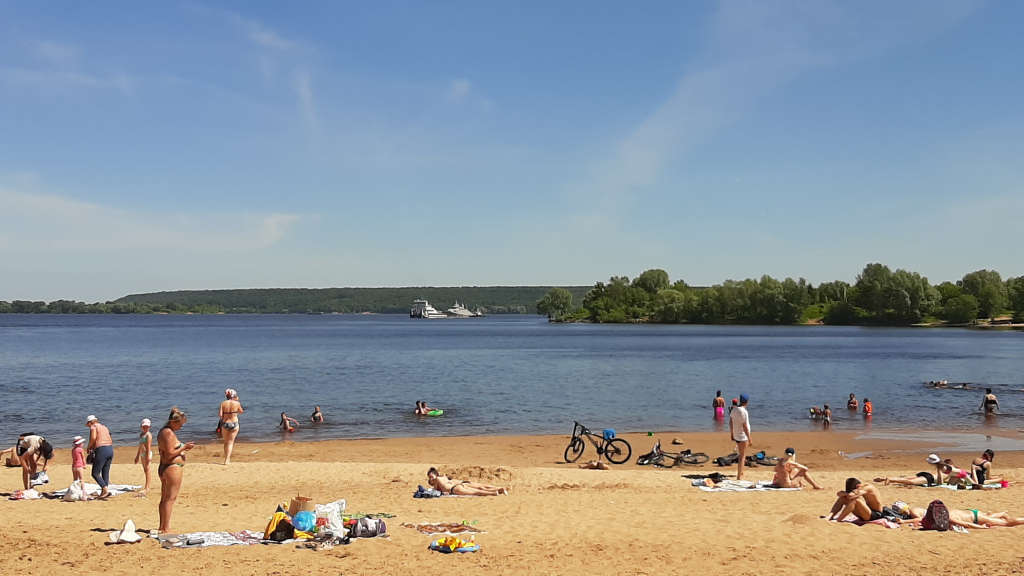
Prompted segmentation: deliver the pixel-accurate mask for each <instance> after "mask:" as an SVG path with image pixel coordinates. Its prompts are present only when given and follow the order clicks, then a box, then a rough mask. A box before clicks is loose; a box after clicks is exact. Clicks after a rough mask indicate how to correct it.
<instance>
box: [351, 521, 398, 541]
mask: <svg viewBox="0 0 1024 576" xmlns="http://www.w3.org/2000/svg"><path fill="white" fill-rule="evenodd" d="M387 531H388V527H387V525H386V524H384V521H383V520H380V519H379V518H359V519H358V520H355V521H353V523H352V525H351V526H349V527H348V536H349V538H374V537H377V536H381V535H383V534H385V533H387Z"/></svg>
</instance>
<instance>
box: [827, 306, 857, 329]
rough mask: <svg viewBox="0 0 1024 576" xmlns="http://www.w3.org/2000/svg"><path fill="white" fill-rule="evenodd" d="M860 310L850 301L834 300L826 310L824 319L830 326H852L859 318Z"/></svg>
mask: <svg viewBox="0 0 1024 576" xmlns="http://www.w3.org/2000/svg"><path fill="white" fill-rule="evenodd" d="M859 310H860V308H857V307H856V306H854V305H853V304H850V303H849V302H833V303H832V304H830V305H829V307H828V310H826V311H825V317H824V318H823V319H822V321H823V322H824V323H825V324H828V325H830V326H850V325H852V324H856V323H857V321H858V320H859V317H860V314H859V313H858V311H859Z"/></svg>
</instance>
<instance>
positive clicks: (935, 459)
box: [928, 454, 942, 464]
mask: <svg viewBox="0 0 1024 576" xmlns="http://www.w3.org/2000/svg"><path fill="white" fill-rule="evenodd" d="M941 461H942V458H939V455H938V454H929V455H928V463H929V464H938V463H939V462H941Z"/></svg>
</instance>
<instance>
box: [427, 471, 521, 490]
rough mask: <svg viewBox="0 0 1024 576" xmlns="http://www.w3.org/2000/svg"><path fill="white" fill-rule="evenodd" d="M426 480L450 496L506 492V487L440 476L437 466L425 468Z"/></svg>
mask: <svg viewBox="0 0 1024 576" xmlns="http://www.w3.org/2000/svg"><path fill="white" fill-rule="evenodd" d="M427 482H428V483H429V484H430V485H431V486H433V487H434V488H436V489H437V490H440V491H441V493H442V494H449V495H451V496H497V495H499V494H508V488H502V487H500V486H491V485H490V484H480V483H478V482H470V481H469V480H452V479H451V478H449V477H447V476H442V475H441V473H440V472H438V471H437V468H431V469H430V470H427Z"/></svg>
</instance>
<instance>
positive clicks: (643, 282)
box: [633, 268, 669, 294]
mask: <svg viewBox="0 0 1024 576" xmlns="http://www.w3.org/2000/svg"><path fill="white" fill-rule="evenodd" d="M668 285H669V280H668V272H665V271H664V270H660V269H658V268H652V269H650V270H648V271H646V272H644V273H643V274H640V275H639V276H637V277H636V278H635V279H634V280H633V286H636V287H637V288H639V289H641V290H643V291H644V292H647V293H648V294H657V293H658V292H660V291H662V290H664V289H666V288H668Z"/></svg>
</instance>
